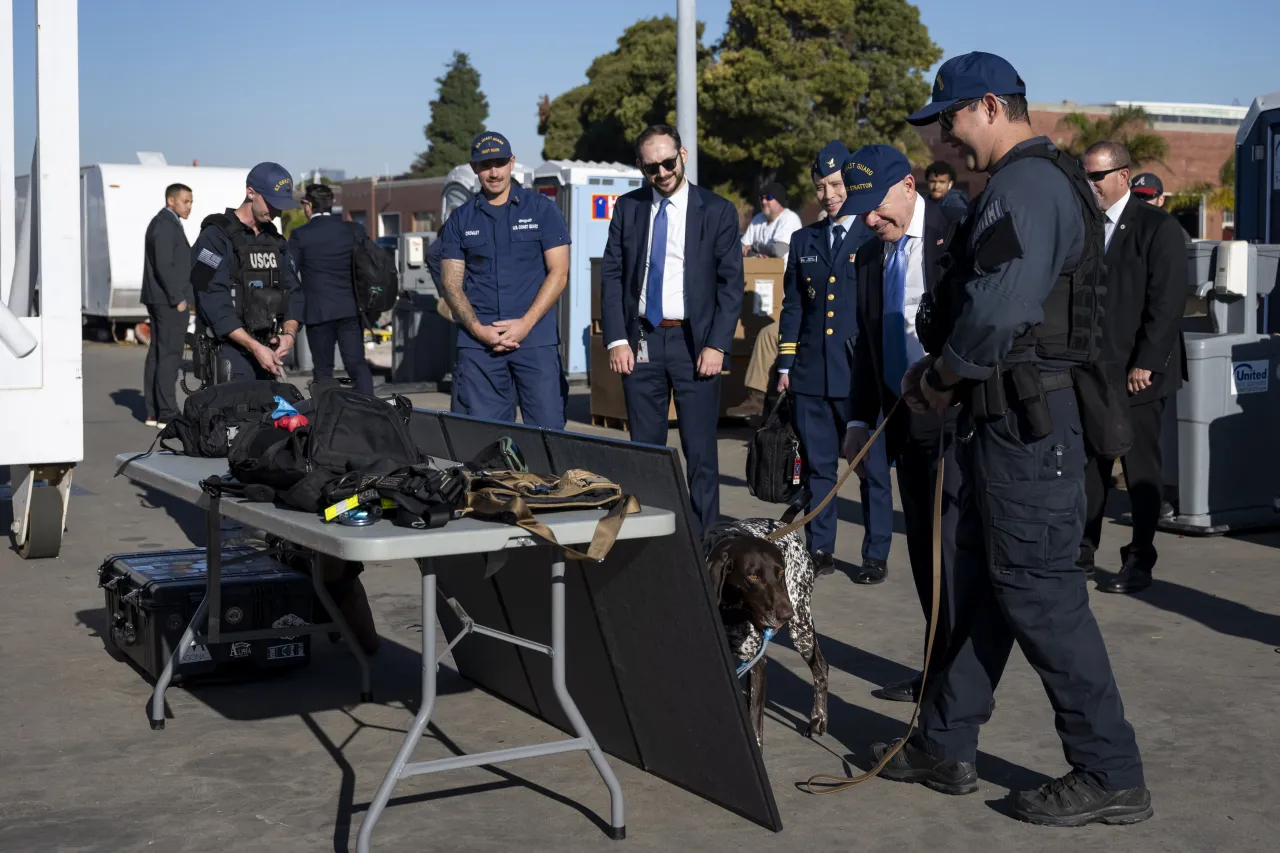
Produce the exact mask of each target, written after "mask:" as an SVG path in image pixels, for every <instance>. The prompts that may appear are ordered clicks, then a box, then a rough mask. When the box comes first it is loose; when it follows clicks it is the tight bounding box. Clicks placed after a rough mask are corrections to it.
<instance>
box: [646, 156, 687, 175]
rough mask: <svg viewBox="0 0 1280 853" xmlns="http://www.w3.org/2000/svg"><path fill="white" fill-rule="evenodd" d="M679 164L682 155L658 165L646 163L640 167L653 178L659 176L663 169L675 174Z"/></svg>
mask: <svg viewBox="0 0 1280 853" xmlns="http://www.w3.org/2000/svg"><path fill="white" fill-rule="evenodd" d="M679 162H680V155H679V154H677V155H676V156H674V157H670V158H668V159H666V160H660V161H659V162H657V163H645V164H644V165H643V166H641V167H640V171H642V172H644V173H645V174H646V175H648V176H649V177H651V178H652V177H654V176H655V175H657V174H658V172H659V170H661V169H666V170H667V171H668V172H674V171H675V170H676V164H677V163H679Z"/></svg>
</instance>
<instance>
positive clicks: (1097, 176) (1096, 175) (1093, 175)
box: [1085, 166, 1129, 184]
mask: <svg viewBox="0 0 1280 853" xmlns="http://www.w3.org/2000/svg"><path fill="white" fill-rule="evenodd" d="M1127 168H1129V167H1128V166H1116V167H1115V168H1114V169H1103V170H1102V171H1101V172H1085V174H1086V175H1088V176H1089V180H1091V181H1093V182H1094V183H1095V184H1096V183H1097V182H1098V181H1100V180H1102V179H1103V178H1105V177H1106V176H1107V175H1110V174H1111V173H1112V172H1119V171H1120V170H1121V169H1127Z"/></svg>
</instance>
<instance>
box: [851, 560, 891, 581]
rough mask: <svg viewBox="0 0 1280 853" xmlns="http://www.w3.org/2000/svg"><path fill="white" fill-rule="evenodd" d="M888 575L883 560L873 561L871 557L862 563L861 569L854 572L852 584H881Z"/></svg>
mask: <svg viewBox="0 0 1280 853" xmlns="http://www.w3.org/2000/svg"><path fill="white" fill-rule="evenodd" d="M888 575H889V566H888V565H886V564H885V561H884V560H875V559H872V558H871V557H868V558H867V559H865V560H863V561H862V567H861V568H859V569H858V571H856V572H854V575H853V582H854V583H863V584H872V583H882V582H883V581H884V579H885V578H886V577H888Z"/></svg>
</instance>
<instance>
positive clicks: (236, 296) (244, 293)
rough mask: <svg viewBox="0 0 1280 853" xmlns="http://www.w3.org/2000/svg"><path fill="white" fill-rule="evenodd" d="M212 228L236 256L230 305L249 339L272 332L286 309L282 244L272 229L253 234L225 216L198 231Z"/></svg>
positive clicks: (215, 216)
mask: <svg viewBox="0 0 1280 853" xmlns="http://www.w3.org/2000/svg"><path fill="white" fill-rule="evenodd" d="M210 225H213V226H214V227H216V228H217V229H218V230H220V231H221V232H222V233H223V234H225V235H226V236H227V239H228V240H230V241H231V247H232V249H233V250H234V252H235V271H234V272H233V273H232V276H231V279H232V282H233V283H234V284H233V287H234V289H233V291H232V301H233V302H234V303H235V306H236V313H237V314H238V315H239V316H240V322H241V324H243V326H244V328H245V330H246V331H248V332H249V333H250V334H252V335H262V334H265V333H269V332H271V331H272V330H273V329H274V327H275V324H276V322H277V320H279V319H280V318H281V317H283V316H284V313H285V309H286V308H287V307H288V305H289V291H288V290H287V289H286V288H285V284H284V265H285V264H287V263H288V262H289V260H288V258H287V257H286V256H285V242H284V240H283V239H282V238H281V237H280V235H279V233H277V232H276V230H275V228H272V227H271V226H269V225H267V226H262V227H261V230H260V231H259V232H258V233H257V234H254V233H253V232H252V231H250V230H249V229H248V228H245V227H244V224H243V223H242V222H240V220H238V219H236V218H235V217H233V216H227V215H226V214H225V213H214V214H210V215H209V216H207V217H205V219H204V221H203V222H201V223H200V227H201V228H202V229H203V228H206V227H208V226H210Z"/></svg>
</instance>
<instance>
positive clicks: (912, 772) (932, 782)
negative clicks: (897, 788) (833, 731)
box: [871, 743, 978, 795]
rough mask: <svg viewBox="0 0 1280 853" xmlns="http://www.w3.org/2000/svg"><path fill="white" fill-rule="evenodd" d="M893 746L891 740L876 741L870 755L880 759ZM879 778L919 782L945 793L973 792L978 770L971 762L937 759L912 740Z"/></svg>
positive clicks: (976, 783)
mask: <svg viewBox="0 0 1280 853" xmlns="http://www.w3.org/2000/svg"><path fill="white" fill-rule="evenodd" d="M892 748H893V744H891V743H874V744H872V745H871V754H872V755H874V756H875V758H876V761H879V760H880V759H881V757H883V756H884V754H885V753H886V752H888V751H889V750H890V749H892ZM880 778H882V779H888V780H890V781H891V782H919V783H920V784H921V785H924V786H925V787H926V788H932V789H933V790H935V791H937V792H939V793H942V794H955V795H959V794H972V793H973V792H974V791H976V790H978V771H977V769H976V768H975V767H974V766H973V763H972V762H969V761H949V760H944V759H941V758H934V757H933V756H932V755H930V754H929V753H927V752H925V751H924V750H922V749H918V748H916V747H914V746H912V745H911V744H910V743H907V744H906V745H905V746H903V747H902V749H900V750H898V754H897V755H895V756H894V757H893V758H892V759H891V760H890V761H889V763H888V764H886V765H885V766H884V769H883V770H881V771H880Z"/></svg>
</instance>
